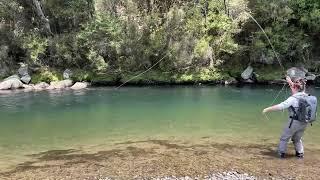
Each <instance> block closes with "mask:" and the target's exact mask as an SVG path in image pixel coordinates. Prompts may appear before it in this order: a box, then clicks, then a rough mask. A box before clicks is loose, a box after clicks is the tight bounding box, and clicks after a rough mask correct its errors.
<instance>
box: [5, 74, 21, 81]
mask: <svg viewBox="0 0 320 180" xmlns="http://www.w3.org/2000/svg"><path fill="white" fill-rule="evenodd" d="M9 79H18V80H20V77H19V76H18V75H16V74H15V75H12V76H9V77H7V78H5V79H4V80H3V81H6V80H9Z"/></svg>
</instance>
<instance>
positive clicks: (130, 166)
mask: <svg viewBox="0 0 320 180" xmlns="http://www.w3.org/2000/svg"><path fill="white" fill-rule="evenodd" d="M276 146H277V145H276V144H273V143H270V144H254V143H252V144H250V143H247V144H236V143H218V142H216V141H213V140H212V139H210V138H207V137H203V138H202V139H199V141H198V142H196V143H195V142H192V143H191V142H183V141H175V140H148V141H137V142H133V141H129V142H123V143H116V144H114V145H112V147H110V146H109V147H100V150H99V151H96V152H84V151H83V150H77V149H69V150H52V151H47V152H42V153H39V154H33V155H30V156H31V157H32V159H33V160H32V161H29V162H25V163H22V164H19V165H18V166H16V167H14V168H12V169H10V170H6V171H2V172H1V173H0V179H4V180H6V179H32V180H34V179H55V180H56V179H96V178H97V177H110V178H113V179H149V178H153V177H166V176H177V177H184V176H190V177H200V179H201V177H204V176H206V175H208V174H209V173H216V172H223V171H237V172H239V173H248V174H250V175H253V176H256V177H258V179H260V178H261V179H319V174H320V169H319V167H320V149H314V148H313V149H308V147H307V149H306V152H305V154H306V157H305V158H304V159H303V160H298V159H296V158H295V157H294V152H293V147H292V146H289V149H290V151H289V154H288V157H287V158H286V159H284V160H281V159H278V158H277V157H276V156H275V149H276Z"/></svg>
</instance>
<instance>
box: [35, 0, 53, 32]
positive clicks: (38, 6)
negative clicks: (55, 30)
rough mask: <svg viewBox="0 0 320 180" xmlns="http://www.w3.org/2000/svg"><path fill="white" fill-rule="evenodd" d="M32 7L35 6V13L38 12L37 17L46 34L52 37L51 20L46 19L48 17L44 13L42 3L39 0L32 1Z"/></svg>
mask: <svg viewBox="0 0 320 180" xmlns="http://www.w3.org/2000/svg"><path fill="white" fill-rule="evenodd" d="M32 5H33V7H34V9H35V12H36V14H37V16H38V17H39V18H40V20H41V25H42V26H43V28H44V30H45V32H46V34H47V35H52V31H51V28H50V22H49V19H48V18H46V16H45V15H44V13H43V11H42V8H41V2H40V1H39V0H32Z"/></svg>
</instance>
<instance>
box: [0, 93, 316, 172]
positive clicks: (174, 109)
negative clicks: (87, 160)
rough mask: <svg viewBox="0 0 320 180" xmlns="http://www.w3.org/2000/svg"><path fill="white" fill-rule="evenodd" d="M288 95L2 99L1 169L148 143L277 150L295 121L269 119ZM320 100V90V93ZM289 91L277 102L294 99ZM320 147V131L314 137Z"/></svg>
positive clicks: (278, 116) (282, 116)
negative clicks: (31, 158) (56, 155)
mask: <svg viewBox="0 0 320 180" xmlns="http://www.w3.org/2000/svg"><path fill="white" fill-rule="evenodd" d="M279 90H280V88H275V89H270V88H267V87H259V88H257V87H255V88H253V87H242V88H236V87H171V88H155V87H153V88H150V87H149V88H123V89H120V90H114V89H111V88H109V89H108V88H101V89H89V90H84V91H71V90H70V91H69V90H68V91H52V92H29V93H23V92H21V93H12V94H0V105H1V108H0V167H2V168H4V167H8V166H11V165H14V164H16V163H19V162H22V161H24V160H27V156H25V155H28V154H32V153H39V152H42V151H47V150H56V149H59V150H60V149H70V148H77V149H82V150H86V149H87V148H88V149H89V148H93V147H95V146H99V145H104V146H110V147H112V144H113V143H115V142H125V141H129V140H131V141H132V140H147V139H169V140H170V139H181V140H190V139H194V140H197V139H199V138H201V137H210V138H212V139H216V140H217V141H229V140H233V141H234V142H237V143H242V142H245V143H248V142H249V143H251V142H252V143H265V142H274V143H277V141H278V138H279V135H280V133H281V130H282V128H283V126H284V124H285V122H286V121H287V117H286V115H287V113H286V112H284V113H282V112H278V113H272V114H270V115H269V119H270V120H267V119H266V118H265V117H264V116H262V115H261V110H262V109H263V107H265V106H268V105H270V103H271V102H272V100H273V98H274V97H275V95H276V94H277V92H278V91H279ZM313 93H315V94H316V95H320V90H313ZM288 95H289V94H288V91H287V92H286V91H283V93H282V94H280V97H279V99H278V101H277V102H279V101H280V100H284V98H285V97H286V96H288ZM305 139H306V144H309V145H310V147H316V146H317V145H318V144H317V143H318V142H320V126H319V125H315V126H313V127H312V128H309V129H308V130H307V132H306V136H305Z"/></svg>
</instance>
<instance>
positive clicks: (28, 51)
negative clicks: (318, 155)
mask: <svg viewBox="0 0 320 180" xmlns="http://www.w3.org/2000/svg"><path fill="white" fill-rule="evenodd" d="M37 4H40V6H36V5H37ZM39 7H40V8H39ZM319 9H320V1H318V0H285V1H278V0H268V1H265V0H228V1H215V0H165V1H158V0H147V1H142V0H95V1H94V0H68V1H64V0H42V1H39V0H12V1H7V0H0V18H1V22H0V69H2V70H1V71H0V76H3V75H5V74H6V73H7V74H8V73H10V71H11V70H13V69H15V68H16V65H17V63H19V62H25V63H28V64H29V65H30V66H31V67H35V68H33V69H34V70H35V71H37V73H38V74H37V75H39V76H41V74H45V76H44V77H38V78H37V79H41V80H45V81H48V78H49V79H50V78H52V76H53V74H54V73H52V72H51V74H50V73H49V74H48V72H47V71H48V69H55V70H57V71H62V70H64V69H66V68H70V69H74V70H75V71H76V72H82V73H75V74H78V75H79V76H80V77H76V79H80V80H92V78H94V77H98V76H99V74H106V76H112V78H114V79H128V78H127V76H129V75H133V74H136V73H139V72H141V71H144V70H146V69H148V68H150V67H151V66H153V65H155V64H156V66H155V67H154V68H153V69H152V71H154V72H155V74H160V76H163V77H159V76H158V75H156V76H157V77H158V78H159V79H161V78H164V79H166V80H167V81H168V80H170V79H171V80H172V78H173V80H172V81H179V78H180V80H181V79H185V80H188V78H191V80H192V78H193V77H199V76H201V75H199V74H203V72H206V73H205V74H206V75H203V76H206V78H203V79H208V80H210V79H223V78H227V76H228V75H226V74H229V75H233V74H237V72H238V71H241V70H243V68H244V67H245V66H246V65H247V64H248V63H251V64H253V65H256V66H257V67H259V68H263V67H264V66H261V65H259V64H270V65H271V66H272V65H273V66H278V64H277V61H276V59H275V54H274V52H273V51H272V49H271V47H270V44H269V43H268V41H267V39H266V38H265V36H264V34H263V33H262V31H261V30H260V29H259V28H258V26H257V25H256V24H255V23H254V22H253V21H252V19H250V18H249V16H248V14H247V13H246V12H251V14H252V15H253V16H254V17H255V18H256V19H257V21H258V22H259V23H260V24H261V26H262V27H263V28H264V29H265V31H266V32H267V35H268V36H269V37H270V39H271V41H272V44H273V45H274V47H275V49H276V51H277V53H278V56H279V57H280V58H281V60H282V61H283V62H284V64H287V65H289V64H293V63H294V64H296V63H303V64H305V65H306V66H310V67H315V70H317V66H318V64H319V63H317V62H318V61H317V58H319V57H320V53H319V52H320V51H319V50H320V49H319V45H320V39H319V37H320V34H319V32H320V10H319ZM42 15H43V16H42ZM162 58H163V60H162V61H161V62H160V63H159V64H158V63H157V62H158V61H159V60H160V59H162ZM38 69H40V70H38ZM80 70H81V71H80ZM44 72H46V73H44ZM159 72H161V73H159ZM263 72H264V71H263ZM190 73H191V74H197V75H195V76H192V77H191V76H188V74H190ZM82 74H86V75H82ZM151 74H152V73H151ZM99 77H100V76H99ZM150 77H152V75H151V76H150ZM200 79H201V78H200Z"/></svg>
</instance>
